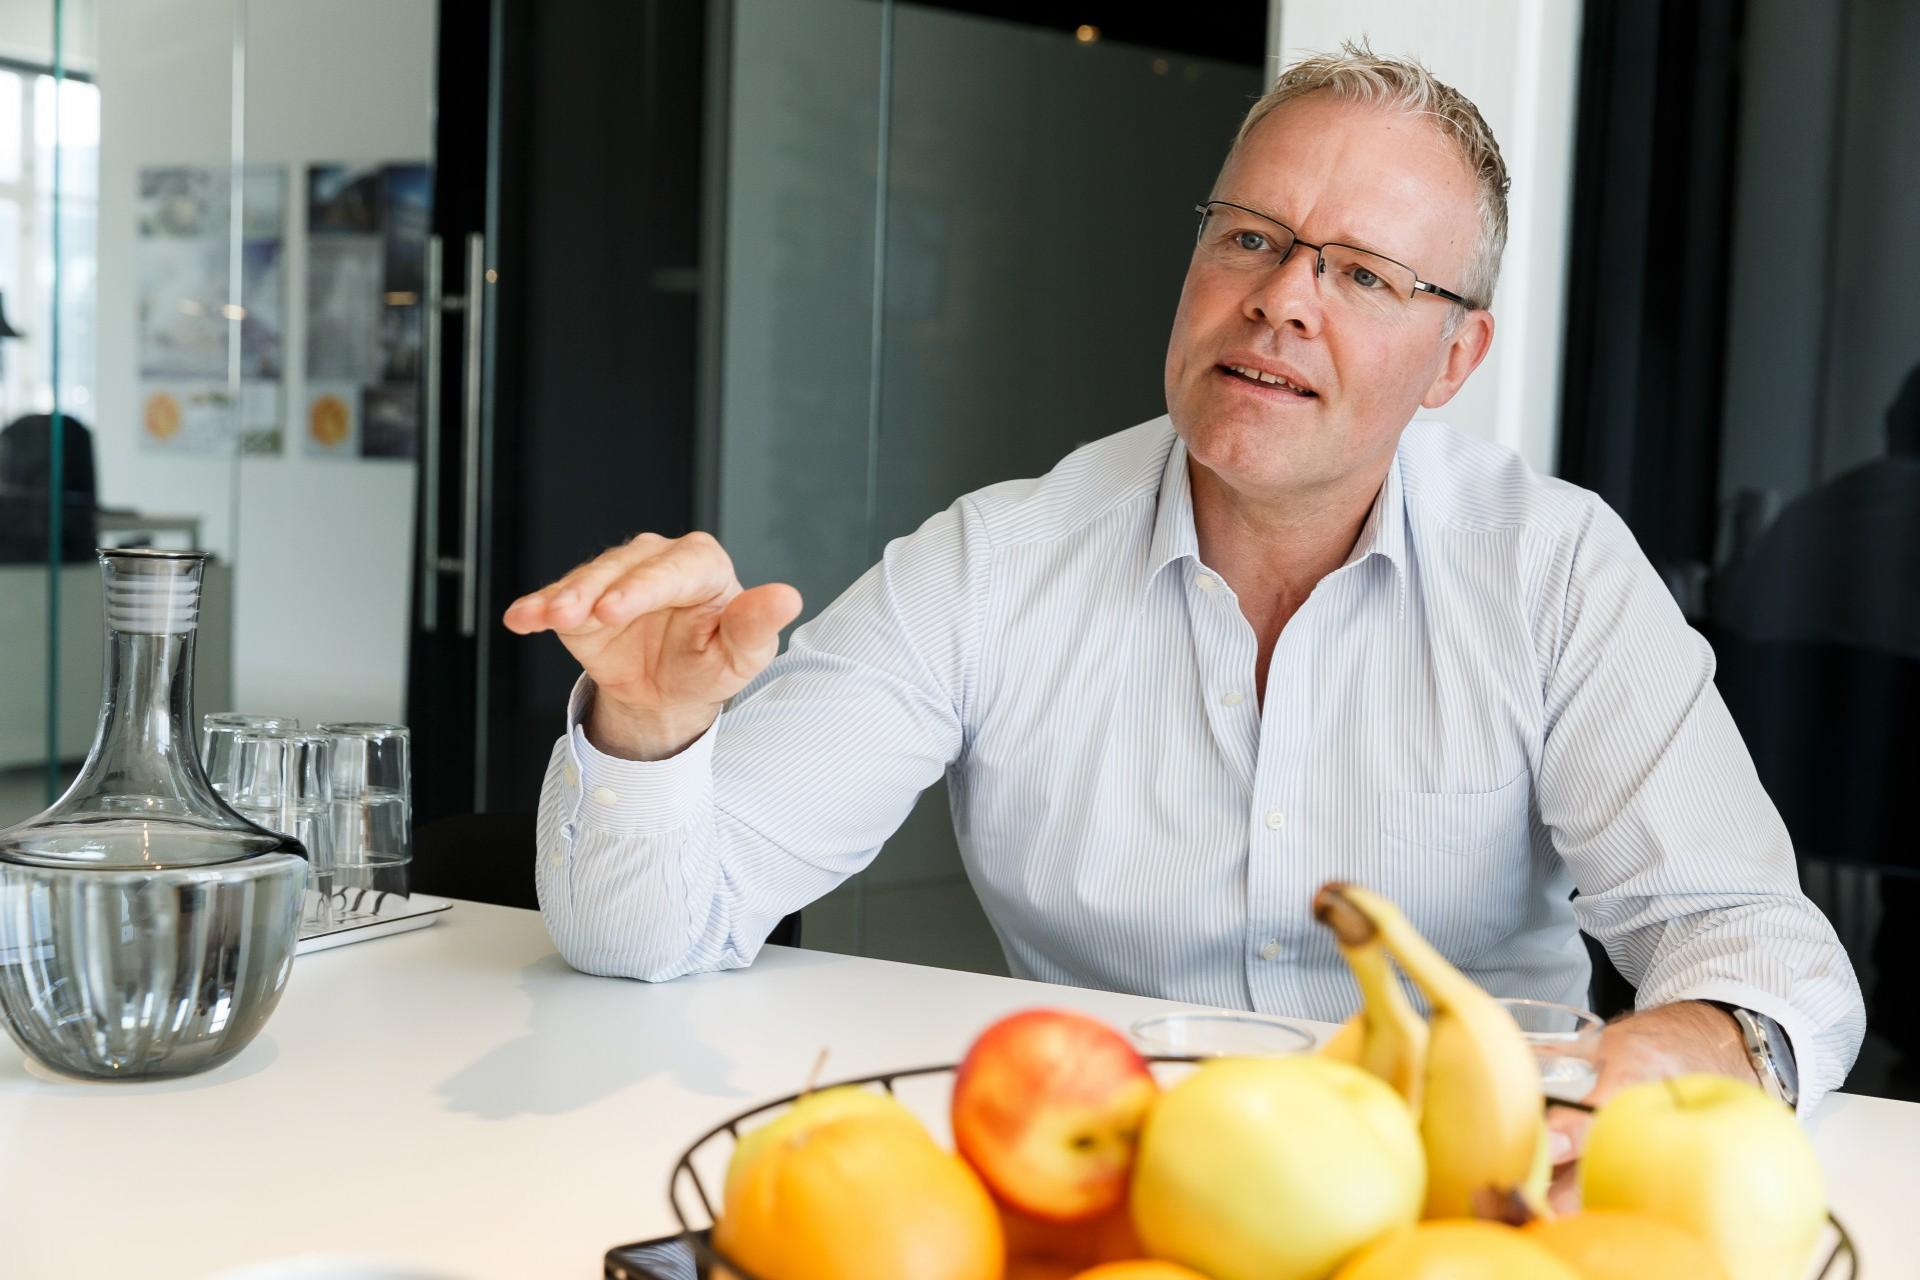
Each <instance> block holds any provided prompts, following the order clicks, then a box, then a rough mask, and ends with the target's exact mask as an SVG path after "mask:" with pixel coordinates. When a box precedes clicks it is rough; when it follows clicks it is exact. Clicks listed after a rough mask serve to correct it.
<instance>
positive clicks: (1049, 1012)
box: [953, 1009, 1160, 1222]
mask: <svg viewBox="0 0 1920 1280" xmlns="http://www.w3.org/2000/svg"><path fill="white" fill-rule="evenodd" d="M1159 1091H1160V1088H1159V1085H1158V1084H1156V1083H1155V1081H1154V1078H1153V1073H1152V1072H1151V1071H1150V1070H1148V1068H1147V1064H1146V1061H1145V1060H1144V1059H1143V1058H1141V1056H1140V1055H1139V1054H1138V1053H1136V1052H1135V1051H1134V1048H1133V1046H1132V1045H1130V1044H1128V1043H1127V1041H1126V1039H1125V1038H1124V1037H1123V1036H1121V1035H1120V1033H1119V1032H1117V1031H1115V1030H1114V1029H1113V1028H1112V1027H1109V1026H1108V1025H1107V1024H1106V1023H1104V1022H1100V1021H1098V1020H1097V1019H1094V1018H1089V1017H1087V1016H1086V1015H1085V1014H1080V1013H1073V1012H1069V1011H1067V1010H1061V1009H1028V1010H1026V1011H1024V1012H1021V1013H1016V1014H1012V1015H1010V1016H1008V1017H1005V1018H1002V1019H1001V1020H1000V1021H998V1022H996V1023H994V1024H993V1025H992V1026H990V1027H988V1028H987V1029H986V1030H985V1031H983V1032H981V1034H980V1037H979V1038H978V1039H977V1040H975V1041H974V1042H973V1047H972V1048H971V1049H969V1050H968V1051H967V1056H966V1058H965V1059H964V1060H963V1061H962V1062H961V1063H960V1070H959V1072H958V1073H957V1074H956V1075H955V1077H954V1082H953V1140H954V1145H955V1146H956V1147H958V1148H959V1150H960V1154H961V1155H962V1156H964V1157H966V1160H967V1162H968V1163H969V1164H971V1165H972V1166H973V1167H974V1169H975V1170H977V1171H978V1172H979V1174H980V1177H981V1180H982V1181H984V1182H985V1183H986V1184H987V1186H988V1187H989V1188H991V1189H992V1191H993V1192H994V1194H995V1195H997V1196H998V1197H999V1198H1000V1199H1001V1200H1003V1201H1005V1202H1006V1203H1007V1204H1008V1205H1009V1206H1010V1207H1012V1208H1013V1209H1015V1210H1018V1211H1019V1212H1021V1213H1025V1214H1029V1215H1031V1216H1033V1217H1036V1218H1042V1219H1045V1220H1048V1221H1051V1222H1078V1221H1082V1220H1084V1219H1087V1218H1092V1217H1096V1216H1098V1215H1099V1214H1102V1213H1104V1212H1106V1211H1107V1210H1109V1209H1112V1208H1113V1207H1114V1206H1115V1205H1117V1204H1119V1203H1120V1202H1121V1201H1122V1200H1123V1199H1125V1197H1126V1194H1127V1177H1128V1174H1129V1172H1130V1171H1131V1169H1132V1167H1133V1153H1134V1147H1135V1145H1136V1143H1137V1142H1138V1140H1139V1135H1140V1125H1141V1120H1142V1118H1143V1117H1144V1116H1145V1115H1146V1113H1147V1109H1148V1108H1149V1107H1150V1106H1152V1105H1153V1100H1154V1098H1155V1097H1156V1096H1158V1094H1159Z"/></svg>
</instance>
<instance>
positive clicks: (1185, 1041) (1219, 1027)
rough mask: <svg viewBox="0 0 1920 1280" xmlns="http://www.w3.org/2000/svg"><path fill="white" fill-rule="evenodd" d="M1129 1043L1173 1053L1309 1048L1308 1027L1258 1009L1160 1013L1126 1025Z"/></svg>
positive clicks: (1235, 1054) (1249, 1053) (1255, 1053)
mask: <svg viewBox="0 0 1920 1280" xmlns="http://www.w3.org/2000/svg"><path fill="white" fill-rule="evenodd" d="M1128 1030H1129V1032H1130V1033H1131V1035H1132V1037H1133V1044H1134V1047H1135V1048H1136V1049H1138V1050H1140V1052H1142V1053H1144V1054H1148V1055H1153V1054H1160V1055H1164V1056H1167V1057H1175V1058H1284V1057H1286V1056H1288V1055H1290V1054H1295V1053H1305V1052H1306V1051H1307V1050H1309V1049H1311V1048H1313V1040H1314V1038H1313V1033H1312V1032H1310V1031H1303V1030H1302V1029H1300V1028H1299V1027H1297V1026H1294V1025H1293V1024H1292V1023H1290V1022H1287V1021H1285V1020H1283V1019H1280V1018H1269V1017H1267V1016H1266V1015H1265V1014H1260V1013H1209V1012H1194V1013H1163V1014H1157V1015H1155V1016H1154V1017H1151V1018H1142V1019H1141V1020H1140V1021H1138V1022H1136V1023H1134V1024H1133V1026H1132V1027H1130V1028H1129V1029H1128Z"/></svg>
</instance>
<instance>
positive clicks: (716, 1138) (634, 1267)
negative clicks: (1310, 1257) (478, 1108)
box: [605, 1055, 1862, 1280]
mask: <svg viewBox="0 0 1920 1280" xmlns="http://www.w3.org/2000/svg"><path fill="white" fill-rule="evenodd" d="M1147 1061H1148V1062H1150V1063H1152V1064H1153V1065H1154V1067H1155V1069H1156V1072H1157V1073H1160V1074H1163V1075H1164V1074H1165V1073H1167V1072H1170V1071H1176V1070H1179V1069H1181V1068H1191V1067H1192V1066H1193V1065H1194V1064H1196V1063H1198V1062H1200V1061H1202V1059H1200V1058H1194V1057H1178V1056H1171V1055H1150V1056H1149V1057H1148V1058H1147ZM956 1070H957V1067H956V1066H955V1065H953V1064H946V1065H942V1066H935V1067H909V1068H906V1069H905V1070H901V1071H887V1072H882V1073H880V1074H878V1075H870V1076H859V1077H856V1078H853V1079H849V1080H837V1081H832V1082H830V1083H826V1084H821V1085H818V1086H816V1087H815V1089H816V1091H817V1090H826V1089H835V1088H841V1087H843V1086H853V1087H858V1086H873V1085H877V1086H879V1087H880V1088H881V1089H884V1090H885V1091H886V1092H887V1093H889V1094H891V1095H894V1096H896V1097H898V1096H900V1094H901V1090H900V1088H899V1086H900V1085H901V1083H902V1082H928V1083H930V1082H934V1081H937V1080H940V1079H941V1078H942V1077H949V1076H951V1075H953V1073H954V1072H955V1071H956ZM804 1096H805V1093H791V1094H788V1095H786V1096H785V1097H781V1098H775V1099H773V1100H772V1101H770V1102H763V1103H761V1104H760V1105H759V1106H757V1107H753V1108H750V1109H749V1110H746V1111H742V1112H739V1113H738V1114H736V1115H732V1116H729V1117H728V1118H727V1119H725V1120H723V1121H721V1122H720V1123H719V1124H717V1125H715V1126H714V1127H713V1128H711V1129H709V1130H707V1131H706V1132H705V1133H703V1134H701V1135H700V1136H699V1137H698V1138H696V1139H694V1141H693V1142H692V1143H691V1144H689V1145H688V1147H687V1149H686V1150H685V1151H683V1152H681V1153H680V1158H679V1159H678V1160H676V1161H675V1162H674V1166H673V1173H672V1174H671V1175H670V1176H669V1178H668V1180H667V1199H668V1201H669V1203H670V1204H671V1206H672V1208H673V1216H674V1220H675V1221H677V1222H678V1223H679V1224H680V1232H679V1234H677V1235H672V1236H665V1237H662V1238H661V1239H658V1240H646V1241H641V1242H638V1243H635V1244H627V1245H619V1246H617V1247H615V1248H613V1249H610V1250H608V1251H607V1255H606V1269H605V1277H606V1280H712V1278H714V1277H726V1278H727V1280H767V1277H764V1276H760V1275H757V1274H755V1273H754V1272H751V1271H749V1270H747V1269H746V1268H745V1267H742V1266H741V1265H740V1264H739V1263H737V1262H734V1261H732V1260H731V1259H729V1258H727V1257H726V1256H725V1255H723V1254H722V1253H721V1252H720V1251H719V1250H718V1249H716V1248H715V1247H714V1245H713V1241H712V1226H713V1223H715V1222H717V1221H718V1220H719V1217H720V1204H719V1201H718V1200H717V1198H716V1197H715V1196H714V1195H713V1194H712V1193H711V1192H710V1191H709V1190H708V1179H709V1178H714V1177H716V1174H717V1171H719V1170H724V1169H725V1167H726V1161H727V1159H728V1158H729V1157H731V1156H732V1154H733V1145H734V1143H736V1142H737V1141H738V1140H739V1138H740V1134H741V1131H742V1129H744V1128H746V1127H749V1126H750V1125H751V1124H752V1123H753V1122H754V1121H755V1120H758V1119H761V1118H763V1117H767V1118H771V1117H772V1116H773V1115H775V1114H777V1113H779V1112H781V1111H784V1110H786V1109H787V1108H788V1107H791V1106H793V1105H794V1104H795V1103H797V1102H798V1101H800V1099H801V1098H802V1097H804ZM935 1096H942V1097H943V1096H945V1094H944V1093H941V1094H939V1095H935ZM1548 1105H1550V1106H1569V1107H1572V1108H1574V1109H1575V1110H1580V1111H1590V1110H1592V1108H1591V1107H1587V1106H1584V1105H1582V1104H1580V1103H1566V1102H1561V1101H1558V1100H1556V1099H1548ZM939 1114H941V1115H944V1114H945V1108H944V1107H941V1108H939ZM923 1118H924V1115H923ZM939 1136H940V1135H937V1134H936V1137H939ZM1827 1224H1828V1226H1827V1231H1826V1234H1825V1237H1824V1238H1823V1239H1822V1240H1821V1242H1820V1245H1819V1248H1818V1250H1817V1251H1816V1254H1815V1256H1816V1258H1817V1259H1818V1260H1819V1261H1818V1264H1817V1269H1814V1270H1810V1271H1809V1272H1808V1273H1807V1280H1862V1272H1861V1270H1860V1263H1859V1257H1858V1254H1857V1253H1856V1251H1855V1249H1854V1244H1853V1237H1852V1236H1850V1235H1849V1234H1848V1233H1847V1229H1846V1228H1845V1227H1844V1226H1842V1225H1841V1223H1840V1220H1839V1219H1838V1218H1835V1217H1834V1216H1833V1215H1832V1214H1828V1215H1827Z"/></svg>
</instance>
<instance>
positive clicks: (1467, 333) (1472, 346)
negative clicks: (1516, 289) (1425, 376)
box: [1420, 311, 1493, 409]
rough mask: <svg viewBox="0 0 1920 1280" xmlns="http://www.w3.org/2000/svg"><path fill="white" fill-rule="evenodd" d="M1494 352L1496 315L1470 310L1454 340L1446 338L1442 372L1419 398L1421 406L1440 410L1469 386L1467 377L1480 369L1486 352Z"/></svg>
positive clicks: (1442, 357) (1456, 331)
mask: <svg viewBox="0 0 1920 1280" xmlns="http://www.w3.org/2000/svg"><path fill="white" fill-rule="evenodd" d="M1492 349H1493V312H1491V311H1469V312H1467V315H1466V318H1465V319H1464V320H1462V321H1461V322H1460V327H1459V328H1458V329H1456V330H1454V334H1453V337H1451V338H1449V339H1447V349H1446V351H1445V352H1443V353H1442V355H1441V360H1440V372H1439V373H1438V374H1436V375H1435V376H1434V379H1433V382H1432V384H1431V385H1430V386H1428V388H1427V394H1426V395H1424V396H1422V397H1420V403H1421V404H1422V405H1423V406H1425V407H1426V408H1428V409H1438V408H1439V407H1440V406H1441V405H1443V404H1445V403H1446V402H1447V401H1449V400H1451V399H1453V397H1454V396H1455V395H1456V394H1457V393H1458V392H1459V390H1460V388H1461V387H1464V386H1465V385H1466V384H1467V375H1468V374H1470V373H1472V372H1473V371H1474V370H1475V369H1478V368H1479V367H1480V362H1481V361H1482V360H1485V359H1486V358H1487V352H1489V351H1491V350H1492Z"/></svg>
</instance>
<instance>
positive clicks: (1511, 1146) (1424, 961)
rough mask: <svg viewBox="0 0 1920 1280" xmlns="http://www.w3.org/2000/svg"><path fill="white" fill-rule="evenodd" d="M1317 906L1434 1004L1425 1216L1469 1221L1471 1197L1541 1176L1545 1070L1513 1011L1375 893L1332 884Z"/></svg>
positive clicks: (1425, 1110) (1423, 1118) (1349, 941)
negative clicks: (1380, 953)
mask: <svg viewBox="0 0 1920 1280" xmlns="http://www.w3.org/2000/svg"><path fill="white" fill-rule="evenodd" d="M1313 909H1314V915H1315V916H1316V917H1317V918H1319V919H1320V920H1321V921H1322V922H1323V923H1326V924H1327V925H1328V926H1329V927H1331V928H1332V929H1333V930H1334V932H1335V934H1336V936H1338V937H1339V938H1340V941H1341V944H1342V946H1343V947H1350V948H1364V947H1365V946H1366V945H1367V944H1368V943H1370V942H1373V941H1378V943H1379V944H1380V945H1381V946H1382V947H1384V948H1385V949H1386V951H1387V952H1388V953H1390V954H1391V955H1392V956H1393V958H1394V960H1395V961H1397V962H1398V963H1399V965H1400V968H1401V970H1402V971H1404V972H1405V973H1406V975H1407V976H1408V977H1409V978H1411V979H1412V980H1413V981H1414V983H1415V984H1417V985H1418V986H1419V988H1420V990H1421V991H1422V992H1424V993H1425V995H1426V997H1427V1002H1428V1003H1429V1004H1430V1005H1431V1006H1432V1007H1433V1016H1432V1018H1431V1019H1430V1021H1429V1024H1428V1039H1427V1053H1426V1075H1425V1089H1424V1093H1425V1097H1424V1105H1423V1106H1422V1107H1421V1109H1420V1137H1421V1140H1422V1142H1423V1143H1424V1144H1425V1146H1426V1150H1427V1207H1426V1216H1427V1217H1429V1218H1459V1217H1466V1216H1468V1215H1469V1214H1471V1213H1472V1202H1473V1194H1474V1192H1475V1191H1477V1190H1480V1189H1481V1188H1484V1187H1495V1188H1501V1189H1505V1188H1517V1187H1526V1186H1528V1184H1529V1183H1531V1182H1532V1181H1533V1180H1534V1179H1537V1178H1538V1176H1539V1174H1538V1170H1537V1165H1536V1161H1537V1158H1538V1156H1539V1153H1540V1151H1541V1150H1542V1146H1541V1144H1542V1143H1543V1142H1544V1141H1545V1137H1544V1134H1543V1132H1542V1131H1543V1129H1544V1127H1545V1120H1544V1112H1543V1109H1542V1105H1541V1094H1540V1071H1539V1068H1538V1067H1537V1066H1536V1065H1535V1064H1534V1059H1533V1051H1532V1050H1531V1049H1529V1048H1528V1047H1527V1042H1526V1040H1525V1039H1523V1038H1522V1037H1521V1034H1520V1028H1519V1027H1518V1026H1516V1025H1514V1021H1513V1019H1512V1018H1511V1017H1510V1016H1508V1014H1507V1011H1506V1010H1505V1009H1502V1008H1501V1007H1500V1006H1499V1005H1497V1004H1495V1003H1494V1001H1493V998H1492V997H1491V996H1489V995H1488V994H1487V993H1486V992H1484V991H1482V990H1481V989H1480V988H1479V987H1478V986H1477V985H1475V984H1474V982H1473V981H1472V980H1471V979H1469V978H1468V977H1467V976H1466V975H1465V974H1463V973H1461V972H1460V971H1459V970H1458V969H1456V968H1454V967H1453V965H1451V964H1450V963H1448V961H1447V959H1446V957H1444V956H1442V955H1441V954H1440V953H1439V952H1438V951H1435V950H1434V949H1433V946H1432V945H1431V944H1430V943H1428V942H1427V940H1426V939H1425V938H1423V937H1421V936H1420V934H1419V932H1418V931H1417V930H1416V929H1414V927H1413V926H1412V925H1411V924H1409V923H1408V922H1407V918H1406V917H1405V916H1403V915H1401V914H1400V912H1399V910H1398V909H1397V908H1396V907H1395V906H1394V905H1393V904H1392V903H1390V902H1388V901H1387V900H1386V899H1384V898H1382V897H1380V896H1378V895H1377V894H1374V893H1371V892H1369V891H1368V890H1366V889H1363V888H1361V887H1360V886H1358V885H1351V884H1341V883H1339V882H1335V883H1332V884H1327V885H1323V886H1322V887H1321V889H1320V892H1319V893H1317V894H1315V895H1314V899H1313ZM1357 973H1358V971H1357V970H1356V975H1357Z"/></svg>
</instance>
